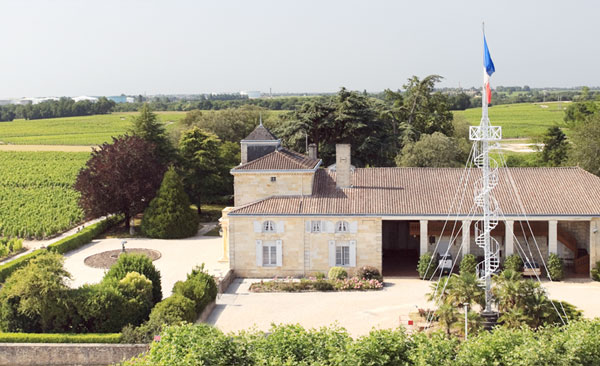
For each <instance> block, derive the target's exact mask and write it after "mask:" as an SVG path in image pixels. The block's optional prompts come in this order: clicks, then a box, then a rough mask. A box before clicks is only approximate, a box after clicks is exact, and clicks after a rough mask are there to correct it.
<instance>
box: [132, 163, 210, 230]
mask: <svg viewBox="0 0 600 366" xmlns="http://www.w3.org/2000/svg"><path fill="white" fill-rule="evenodd" d="M141 229H142V233H144V234H145V235H147V236H148V237H151V238H160V239H179V238H186V237H189V236H193V235H195V234H196V233H197V232H198V215H196V213H195V212H194V211H193V210H191V209H190V199H189V197H188V196H187V194H186V193H185V191H184V188H183V182H182V180H181V178H180V177H179V175H178V174H177V172H176V171H175V169H174V168H173V167H170V168H169V169H168V170H167V172H166V173H165V176H164V178H163V181H162V184H161V186H160V189H159V190H158V194H157V195H156V197H155V198H154V199H153V200H152V201H151V202H150V205H149V206H148V208H147V209H146V211H145V212H144V218H143V219H142V227H141Z"/></svg>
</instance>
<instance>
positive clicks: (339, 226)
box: [335, 221, 348, 233]
mask: <svg viewBox="0 0 600 366" xmlns="http://www.w3.org/2000/svg"><path fill="white" fill-rule="evenodd" d="M335 232H336V233H347V232H348V221H338V222H336V223H335Z"/></svg>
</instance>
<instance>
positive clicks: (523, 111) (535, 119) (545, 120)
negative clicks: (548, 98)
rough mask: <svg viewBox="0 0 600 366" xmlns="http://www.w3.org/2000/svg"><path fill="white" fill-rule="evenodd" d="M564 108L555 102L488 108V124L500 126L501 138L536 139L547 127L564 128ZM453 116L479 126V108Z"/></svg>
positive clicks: (458, 112) (459, 112)
mask: <svg viewBox="0 0 600 366" xmlns="http://www.w3.org/2000/svg"><path fill="white" fill-rule="evenodd" d="M566 106H567V104H566V103H561V104H559V103H557V102H552V103H522V104H503V105H496V106H492V107H490V108H489V116H490V122H491V123H492V124H493V125H496V126H502V138H505V139H512V138H531V139H536V138H539V137H541V136H542V135H543V134H544V133H545V132H546V130H547V129H548V128H549V127H552V126H561V127H563V126H564V123H563V116H564V112H563V110H564V108H566ZM454 115H455V116H457V117H464V118H465V119H466V120H467V121H469V123H470V124H471V125H479V122H480V121H481V108H471V109H467V110H465V111H455V112H454ZM565 132H566V131H565Z"/></svg>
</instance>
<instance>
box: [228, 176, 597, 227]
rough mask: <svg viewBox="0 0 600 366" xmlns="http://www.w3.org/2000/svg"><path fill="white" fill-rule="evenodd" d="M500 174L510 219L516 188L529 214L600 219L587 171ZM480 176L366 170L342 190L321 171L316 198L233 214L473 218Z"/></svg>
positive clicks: (281, 200) (499, 193)
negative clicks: (460, 191)
mask: <svg viewBox="0 0 600 366" xmlns="http://www.w3.org/2000/svg"><path fill="white" fill-rule="evenodd" d="M463 172H464V177H465V178H464V180H465V181H466V182H467V189H466V190H465V191H464V201H463V203H462V205H460V204H459V202H460V196H461V195H458V199H457V200H456V201H454V202H455V203H454V206H453V199H454V196H455V192H456V191H457V187H458V186H459V182H460V180H461V176H463ZM499 174H500V179H499V182H498V186H497V187H496V188H495V189H494V191H493V193H494V196H495V197H496V199H497V201H498V203H499V204H500V207H501V208H502V211H503V212H504V214H505V215H521V214H522V210H521V208H520V204H519V200H518V199H517V198H516V195H515V193H514V192H515V188H516V191H518V192H519V197H520V199H521V202H522V204H523V207H524V209H525V212H526V213H527V215H548V216H553V215H582V216H600V178H598V177H596V176H595V175H592V174H590V173H588V172H586V171H585V170H583V169H580V168H504V169H500V172H499ZM480 176H481V174H480V172H479V170H478V169H470V170H464V169H460V168H459V169H456V168H363V169H356V170H355V172H354V173H352V178H351V179H352V184H353V186H352V187H351V188H346V189H337V188H336V187H335V173H332V172H328V171H327V170H325V169H320V170H318V171H317V173H316V176H315V180H314V186H313V195H312V196H304V197H300V196H275V197H270V198H267V199H264V200H261V201H258V202H255V203H252V204H249V205H246V206H242V207H240V208H237V209H234V210H233V211H232V212H231V214H232V215H236V214H238V215H245V214H246V215H247V214H250V215H252V214H273V215H382V216H383V215H397V216H402V215H412V216H414V215H441V216H446V215H448V213H453V214H456V213H457V212H459V213H460V214H461V215H467V214H468V213H469V211H470V210H471V208H472V205H473V196H474V192H475V188H474V187H475V186H476V184H477V183H478V182H477V180H478V179H479V178H480ZM467 177H468V178H467ZM513 187H514V188H513ZM458 206H460V207H458ZM475 212H479V211H478V210H475Z"/></svg>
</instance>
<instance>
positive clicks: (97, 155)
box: [75, 136, 165, 227]
mask: <svg viewBox="0 0 600 366" xmlns="http://www.w3.org/2000/svg"><path fill="white" fill-rule="evenodd" d="M164 171H165V166H164V164H162V163H161V162H160V161H159V157H158V154H157V152H156V148H155V145H154V144H153V143H150V142H148V141H146V140H144V139H142V138H140V137H137V136H122V137H119V138H113V143H112V144H108V143H104V144H103V145H101V146H100V147H99V148H98V149H95V150H94V151H93V152H92V156H91V158H90V159H89V160H88V162H87V163H86V166H85V167H84V168H83V169H82V170H81V171H80V172H79V175H78V176H77V180H76V182H75V189H76V190H78V191H79V192H80V193H81V200H80V204H81V206H82V208H83V209H84V211H85V213H86V215H87V217H88V218H93V217H99V216H103V215H108V214H123V215H125V223H126V225H127V227H129V222H130V218H131V217H133V216H134V215H136V214H138V213H141V212H142V211H143V210H144V209H145V208H146V206H148V204H149V203H150V200H152V198H154V196H155V194H156V191H157V190H158V187H159V186H160V182H161V178H162V176H163V173H164Z"/></svg>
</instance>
